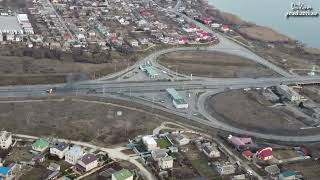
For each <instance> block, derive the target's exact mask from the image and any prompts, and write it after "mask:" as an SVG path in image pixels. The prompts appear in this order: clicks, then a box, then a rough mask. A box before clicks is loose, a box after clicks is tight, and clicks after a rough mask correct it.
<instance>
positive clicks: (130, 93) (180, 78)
mask: <svg viewBox="0 0 320 180" xmlns="http://www.w3.org/2000/svg"><path fill="white" fill-rule="evenodd" d="M176 9H177V8H176ZM174 12H175V13H177V15H180V16H182V17H184V18H185V19H186V20H187V21H190V22H192V23H195V24H197V26H198V27H200V28H202V29H204V30H206V31H208V32H210V33H213V34H215V35H216V36H217V37H218V39H219V43H218V44H217V45H213V46H209V47H177V48H169V49H164V50H159V51H156V52H153V53H152V54H150V55H148V56H147V57H145V58H144V59H142V60H140V61H138V62H137V63H135V64H134V65H132V66H131V67H128V68H127V69H125V70H122V71H119V72H117V73H114V74H110V75H107V76H105V77H102V78H100V79H95V80H88V81H81V82H72V83H63V84H45V85H28V86H2V87H0V97H24V98H26V97H46V96H48V93H47V92H46V90H48V89H50V88H53V87H55V88H56V89H57V90H56V92H55V94H56V95H58V96H65V95H67V96H68V95H70V96H98V97H112V98H118V99H121V100H126V101H133V102H135V103H139V104H142V105H144V106H149V107H152V108H156V109H158V110H161V111H164V112H167V113H171V114H175V115H178V116H181V117H184V118H185V119H187V121H186V122H187V123H188V121H193V122H196V123H199V124H202V125H206V126H208V127H213V128H217V129H221V130H225V131H229V132H233V133H238V134H246V135H250V136H255V137H259V138H264V139H272V140H280V141H299V142H313V141H320V134H319V135H314V136H278V135H273V134H263V133H258V132H251V131H247V130H243V129H239V128H237V127H233V126H231V125H229V124H226V123H223V122H220V121H217V120H216V119H215V118H214V117H211V116H210V115H209V113H207V112H206V111H205V108H204V101H205V99H206V98H207V97H208V96H209V95H212V93H214V92H224V91H227V90H230V89H242V88H257V87H259V88H264V87H270V86H276V85H280V84H288V85H295V84H315V83H317V84H318V83H320V77H318V76H314V77H309V76H306V77H302V76H296V75H292V74H290V73H289V72H287V71H285V70H283V69H281V68H279V67H277V66H275V65H274V64H272V63H270V62H269V61H268V60H266V59H264V58H262V57H260V56H258V55H256V54H255V53H253V52H252V51H250V50H249V49H247V48H245V47H242V46H241V45H239V44H237V43H235V42H233V41H232V40H230V39H228V38H226V37H224V36H223V35H221V34H218V33H215V32H213V31H212V30H211V29H210V28H208V27H206V26H205V25H203V24H201V23H199V22H197V21H195V20H193V19H191V18H189V17H187V16H185V15H184V14H181V13H178V12H176V10H174ZM194 50H206V51H213V52H215V51H219V52H223V53H228V54H232V55H237V56H242V57H245V58H248V59H251V60H252V61H255V62H257V63H259V64H261V65H263V66H265V67H267V68H269V69H271V70H273V71H275V72H277V73H278V74H280V75H281V76H282V77H273V78H257V79H251V78H205V77H193V78H192V80H191V78H190V77H189V75H184V74H178V73H177V72H173V71H171V70H169V69H168V68H166V67H163V66H162V65H160V64H158V63H157V58H158V57H159V56H161V55H163V54H166V53H169V52H175V51H194ZM147 62H148V63H150V64H152V66H154V67H155V68H157V69H159V70H161V71H162V72H166V73H163V74H162V75H163V76H161V78H159V79H157V80H152V79H150V78H148V77H147V76H145V78H144V79H143V76H141V77H142V79H141V78H140V79H139V78H136V74H135V73H132V72H137V73H141V71H140V70H139V66H140V65H141V64H146V63H147ZM142 73H143V72H142ZM164 74H165V75H164ZM168 76H170V77H172V78H168ZM167 88H175V89H177V90H180V91H181V92H184V93H186V92H188V93H189V94H190V93H191V94H192V96H191V97H193V99H189V101H188V102H190V103H191V104H193V105H194V106H192V108H193V109H190V110H186V111H180V110H176V109H174V108H172V106H170V105H168V104H159V103H155V102H154V100H152V101H150V99H146V98H142V97H143V96H144V94H147V93H149V94H152V97H155V96H160V94H161V93H162V94H163V93H164V92H165V90H166V89H167ZM199 92H202V93H203V94H202V95H201V96H199V97H197V98H194V97H195V95H194V94H195V93H199ZM152 99H154V98H152ZM193 111H197V113H199V114H201V115H202V116H197V115H195V114H190V112H193ZM188 112H189V113H188Z"/></svg>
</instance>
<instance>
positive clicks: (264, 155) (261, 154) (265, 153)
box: [256, 147, 273, 161]
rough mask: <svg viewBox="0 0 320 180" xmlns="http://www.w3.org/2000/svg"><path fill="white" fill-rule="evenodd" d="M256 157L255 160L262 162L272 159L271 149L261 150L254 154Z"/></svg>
mask: <svg viewBox="0 0 320 180" xmlns="http://www.w3.org/2000/svg"><path fill="white" fill-rule="evenodd" d="M256 156H257V158H259V159H261V160H263V161H267V160H270V159H272V158H273V153H272V148H271V147H266V148H262V149H260V150H259V151H257V152H256Z"/></svg>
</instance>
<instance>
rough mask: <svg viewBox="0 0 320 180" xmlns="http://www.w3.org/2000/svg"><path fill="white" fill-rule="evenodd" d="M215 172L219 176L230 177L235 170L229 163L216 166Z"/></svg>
mask: <svg viewBox="0 0 320 180" xmlns="http://www.w3.org/2000/svg"><path fill="white" fill-rule="evenodd" d="M216 168H217V171H218V173H219V174H220V175H230V174H234V173H235V171H236V168H235V166H234V165H232V164H230V163H223V164H220V163H218V164H216Z"/></svg>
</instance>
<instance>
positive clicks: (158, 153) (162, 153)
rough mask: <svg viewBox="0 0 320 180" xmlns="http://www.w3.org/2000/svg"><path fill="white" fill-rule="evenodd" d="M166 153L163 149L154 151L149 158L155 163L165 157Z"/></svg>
mask: <svg viewBox="0 0 320 180" xmlns="http://www.w3.org/2000/svg"><path fill="white" fill-rule="evenodd" d="M167 156H168V154H167V151H166V150H163V149H156V150H153V151H152V152H151V157H152V159H153V160H155V161H159V160H160V159H161V158H164V157H167Z"/></svg>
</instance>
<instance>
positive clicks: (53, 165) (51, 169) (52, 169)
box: [47, 163, 60, 171]
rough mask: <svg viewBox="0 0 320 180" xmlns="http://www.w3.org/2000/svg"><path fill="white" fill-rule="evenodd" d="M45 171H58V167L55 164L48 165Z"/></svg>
mask: <svg viewBox="0 0 320 180" xmlns="http://www.w3.org/2000/svg"><path fill="white" fill-rule="evenodd" d="M47 169H48V170H49V171H60V165H59V164H56V163H50V165H49V167H48V168H47Z"/></svg>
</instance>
